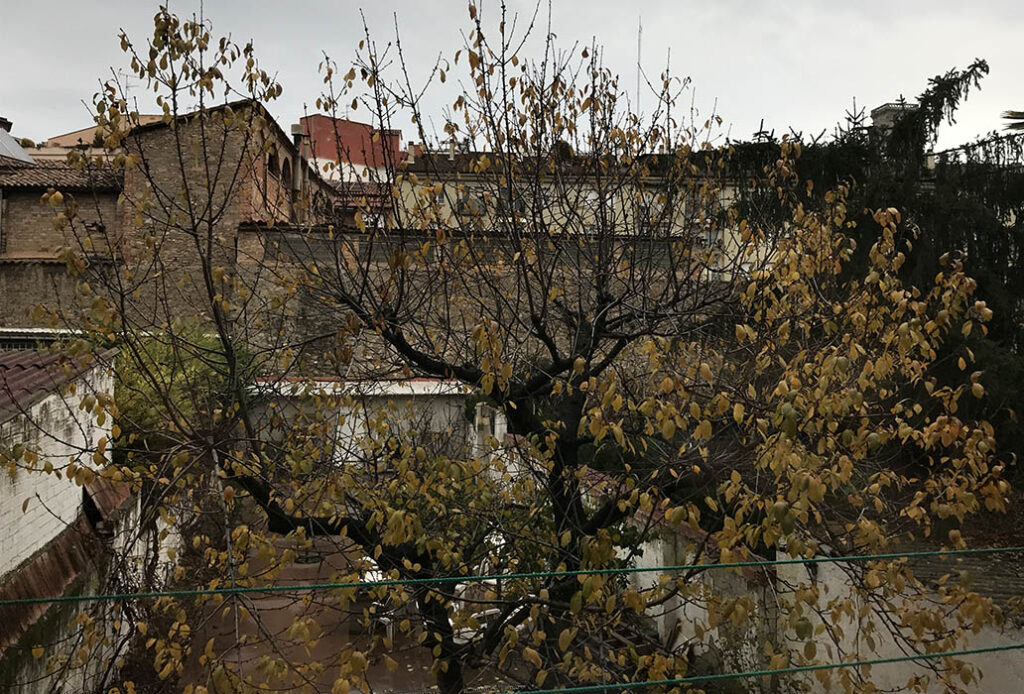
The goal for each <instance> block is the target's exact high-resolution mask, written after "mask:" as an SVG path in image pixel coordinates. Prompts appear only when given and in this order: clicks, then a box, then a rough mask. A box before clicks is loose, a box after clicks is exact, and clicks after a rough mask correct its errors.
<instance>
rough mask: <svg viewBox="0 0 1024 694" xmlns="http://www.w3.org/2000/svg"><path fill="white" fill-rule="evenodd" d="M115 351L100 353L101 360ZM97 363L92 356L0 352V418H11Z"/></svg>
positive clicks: (22, 351) (16, 351)
mask: <svg viewBox="0 0 1024 694" xmlns="http://www.w3.org/2000/svg"><path fill="white" fill-rule="evenodd" d="M114 354H115V351H114V350H107V351H106V352H103V353H102V354H101V355H100V358H101V360H102V362H103V363H109V359H110V358H111V357H113V355H114ZM96 365H97V362H96V359H95V358H94V356H93V355H85V356H80V357H69V356H68V355H66V354H61V353H54V352H44V351H39V350H15V351H11V352H0V421H3V420H5V419H9V418H10V417H13V416H15V415H17V414H19V413H20V412H22V411H23V410H25V409H26V408H28V407H30V406H31V405H32V404H33V403H35V402H37V401H38V400H40V399H42V398H44V397H46V396H47V395H50V394H51V393H53V392H55V391H56V390H57V389H58V388H60V387H61V386H62V385H64V384H65V383H67V382H68V381H70V380H72V379H73V378H75V377H76V376H78V375H79V374H82V373H84V372H85V371H87V370H89V369H90V368H94V367H95V366H96Z"/></svg>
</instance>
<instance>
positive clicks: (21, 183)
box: [0, 160, 117, 190]
mask: <svg viewBox="0 0 1024 694" xmlns="http://www.w3.org/2000/svg"><path fill="white" fill-rule="evenodd" d="M0 188H30V189H31V188H43V189H45V188H57V189H59V190H117V178H116V177H115V176H114V173H113V172H112V171H109V170H108V171H96V170H89V171H80V170H79V169H76V168H75V167H73V166H69V165H67V164H64V163H62V162H60V163H58V162H42V163H36V164H28V163H23V162H15V161H13V160H6V161H2V162H0Z"/></svg>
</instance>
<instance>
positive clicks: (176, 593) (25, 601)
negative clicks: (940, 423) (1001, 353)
mask: <svg viewBox="0 0 1024 694" xmlns="http://www.w3.org/2000/svg"><path fill="white" fill-rule="evenodd" d="M997 552H1024V546H1022V547H979V548H977V549H949V550H927V551H920V552H892V553H888V554H860V555H848V556H843V557H810V558H806V559H771V560H761V561H734V562H724V563H721V564H681V565H678V566H652V567H647V568H643V567H623V568H617V569H581V570H578V571H535V572H531V573H513V574H488V575H483V576H439V577H437V578H407V579H394V580H386V581H351V582H346V583H307V584H302V585H269V586H232V587H225V588H197V589H192V590H165V591H152V592H148V593H103V594H99V595H59V596H56V597H52V598H14V599H8V600H0V607H7V606H11V605H35V604H39V603H61V602H88V601H93V600H102V601H117V600H139V599H142V598H182V597H197V596H202V595H228V594H230V595H237V594H244V593H287V592H300V591H301V592H307V591H317V590H339V589H343V588H380V587H391V586H415V585H436V584H438V583H476V582H480V581H501V580H504V581H508V580H515V579H525V578H563V577H568V576H602V575H608V574H636V573H654V572H656V571H657V572H680V571H701V570H706V569H742V568H750V567H757V566H789V565H794V564H821V563H826V562H855V561H877V560H882V559H912V558H916V557H936V556H964V555H974V554H993V553H997Z"/></svg>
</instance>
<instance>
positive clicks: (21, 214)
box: [0, 100, 336, 326]
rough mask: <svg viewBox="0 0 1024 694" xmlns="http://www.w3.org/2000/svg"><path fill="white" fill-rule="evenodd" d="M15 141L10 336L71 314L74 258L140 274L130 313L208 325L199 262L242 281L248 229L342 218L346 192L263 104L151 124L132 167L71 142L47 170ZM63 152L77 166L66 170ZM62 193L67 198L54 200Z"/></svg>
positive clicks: (126, 150) (51, 149)
mask: <svg viewBox="0 0 1024 694" xmlns="http://www.w3.org/2000/svg"><path fill="white" fill-rule="evenodd" d="M88 130H89V129H85V130H84V131H81V132H86V131H88ZM76 134H78V133H77V132H76V133H72V134H71V135H76ZM4 135H6V138H5V141H4V146H5V147H4V149H3V150H0V297H2V298H3V301H0V326H24V325H31V324H33V323H34V322H35V321H37V320H38V319H39V317H38V316H36V317H34V318H33V316H32V315H31V313H32V308H33V307H34V306H35V305H37V304H41V303H46V304H47V305H49V306H51V307H53V306H55V305H56V306H59V307H60V308H61V309H62V311H61V313H62V314H63V315H65V316H67V315H72V314H73V312H74V310H76V308H77V307H76V306H75V303H74V302H76V301H78V300H79V299H80V297H77V296H76V290H75V285H76V280H75V279H74V278H72V277H69V276H68V273H67V271H66V267H67V260H68V254H67V250H68V249H71V250H72V251H75V252H77V254H78V256H79V258H80V259H81V260H82V262H83V263H84V264H85V266H86V267H87V268H88V270H89V274H92V275H93V276H95V273H97V272H99V273H103V272H111V271H113V267H114V266H116V267H117V268H118V269H119V271H120V270H130V275H124V277H131V280H129V287H130V288H131V289H132V290H133V291H131V292H130V293H131V301H132V303H133V304H134V306H132V307H130V308H134V309H135V310H138V311H140V312H141V313H142V314H143V315H146V316H151V317H153V318H154V320H155V321H156V322H160V321H161V320H164V319H169V318H170V317H172V316H173V317H178V318H181V317H187V316H200V317H201V316H204V315H206V314H207V313H209V305H210V301H211V297H210V296H208V291H207V287H206V286H205V284H204V282H203V278H202V277H201V276H200V274H199V273H198V272H197V270H198V269H199V267H198V265H199V264H200V262H201V256H209V261H210V262H211V264H213V265H215V266H219V267H222V268H224V269H225V272H227V273H228V274H230V273H231V272H232V269H233V268H234V267H235V266H236V264H237V263H238V262H239V256H240V255H244V254H245V253H246V252H247V249H245V248H240V247H239V243H238V236H237V229H238V227H239V225H240V224H242V223H243V222H244V223H250V224H262V225H273V224H275V223H281V222H293V223H304V222H307V221H324V220H325V219H327V218H328V217H329V216H330V215H331V214H333V205H334V200H335V198H336V193H335V191H334V189H333V188H332V187H331V186H330V185H328V184H327V183H326V182H325V181H324V180H323V179H322V178H321V177H320V176H319V175H318V174H317V173H316V171H315V169H314V168H313V167H312V166H310V165H309V162H308V161H307V159H306V158H305V157H303V156H302V154H301V150H300V147H301V141H302V137H301V135H300V136H296V137H295V138H290V137H289V136H287V135H286V134H285V132H284V131H283V130H282V129H281V127H280V126H279V125H278V124H277V123H276V121H274V119H273V118H272V117H271V116H270V115H269V114H268V113H267V112H266V110H265V109H264V107H263V106H262V105H261V104H259V103H256V102H253V101H248V100H247V101H241V102H235V103H232V104H225V105H222V106H220V107H217V108H212V109H207V110H205V111H202V112H197V113H194V114H188V115H187V116H182V117H179V118H178V119H176V120H170V121H165V120H163V119H160V120H153V119H152V118H145V119H140V123H139V124H138V125H136V127H134V128H133V129H132V130H131V131H130V132H129V133H128V134H127V136H126V137H125V138H124V140H123V143H122V148H121V150H120V153H119V154H120V155H122V156H119V155H118V153H114V154H110V153H107V154H102V153H99V154H98V153H97V152H98V151H97V150H95V149H93V148H91V146H90V144H91V143H90V144H84V143H83V144H81V145H70V146H69V145H68V143H67V142H66V141H67V140H68V137H70V136H67V137H63V138H55V139H53V140H51V141H48V142H47V144H46V147H45V148H43V149H41V150H39V151H40V154H41V155H43V156H40V158H39V160H36V159H35V158H34V157H33V156H32V152H33V150H31V149H29V150H28V151H26V150H24V149H22V148H20V147H19V146H18V143H17V141H15V140H14V139H13V138H11V137H10V135H9V134H8V133H7V132H4ZM79 139H81V138H79ZM56 151H63V152H64V154H65V156H67V155H68V154H71V155H72V157H76V156H77V158H78V163H77V164H75V165H72V164H71V163H68V162H67V161H57V160H56V159H55V154H54V153H55V152H56ZM125 158H127V159H128V160H129V165H128V166H124V165H123V164H124V161H123V160H124V159H125ZM132 162H134V163H135V165H134V166H133V165H130V164H131V163H132ZM53 191H59V192H60V193H61V196H59V197H47V195H48V193H50V192H53ZM47 201H48V202H49V203H50V204H46V202H47ZM41 202H42V203H43V204H41ZM199 239H201V240H202V244H201V245H200V246H197V245H196V244H197V240H199ZM197 250H198V251H200V252H197ZM250 250H252V249H250ZM243 262H244V261H243ZM80 269H81V268H80ZM132 283H134V284H132ZM92 284H93V285H94V286H95V285H96V283H95V282H92ZM135 289H138V290H139V291H134V290H135ZM84 298H85V299H89V297H84ZM83 305H87V304H83Z"/></svg>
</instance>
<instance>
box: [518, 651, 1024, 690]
mask: <svg viewBox="0 0 1024 694" xmlns="http://www.w3.org/2000/svg"><path fill="white" fill-rule="evenodd" d="M1020 649H1024V643H1013V644H1006V645H1003V646H989V647H987V648H967V649H964V650H959V651H937V652H935V653H918V654H915V655H901V656H893V657H891V658H876V659H874V660H855V661H850V662H843V663H821V664H817V665H796V666H794V667H786V668H777V669H774V670H747V671H744V672H719V673H715V674H712V675H693V676H691V677H680V678H678V679H672V680H648V681H645V682H623V683H621V684H593V685H587V686H585V687H567V688H565V689H522V690H519V691H516V692H504V694H587V693H591V692H607V691H615V690H623V689H637V688H639V687H676V686H679V685H681V684H693V683H697V682H710V681H714V680H729V679H740V678H746V677H770V676H772V675H793V674H797V673H801V672H815V671H818V670H837V669H839V668H847V667H868V666H871V665H886V664H889V663H906V662H911V661H916V660H935V659H936V658H959V657H962V656H967V655H978V654H979V653H998V652H1001V651H1016V650H1020Z"/></svg>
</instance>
